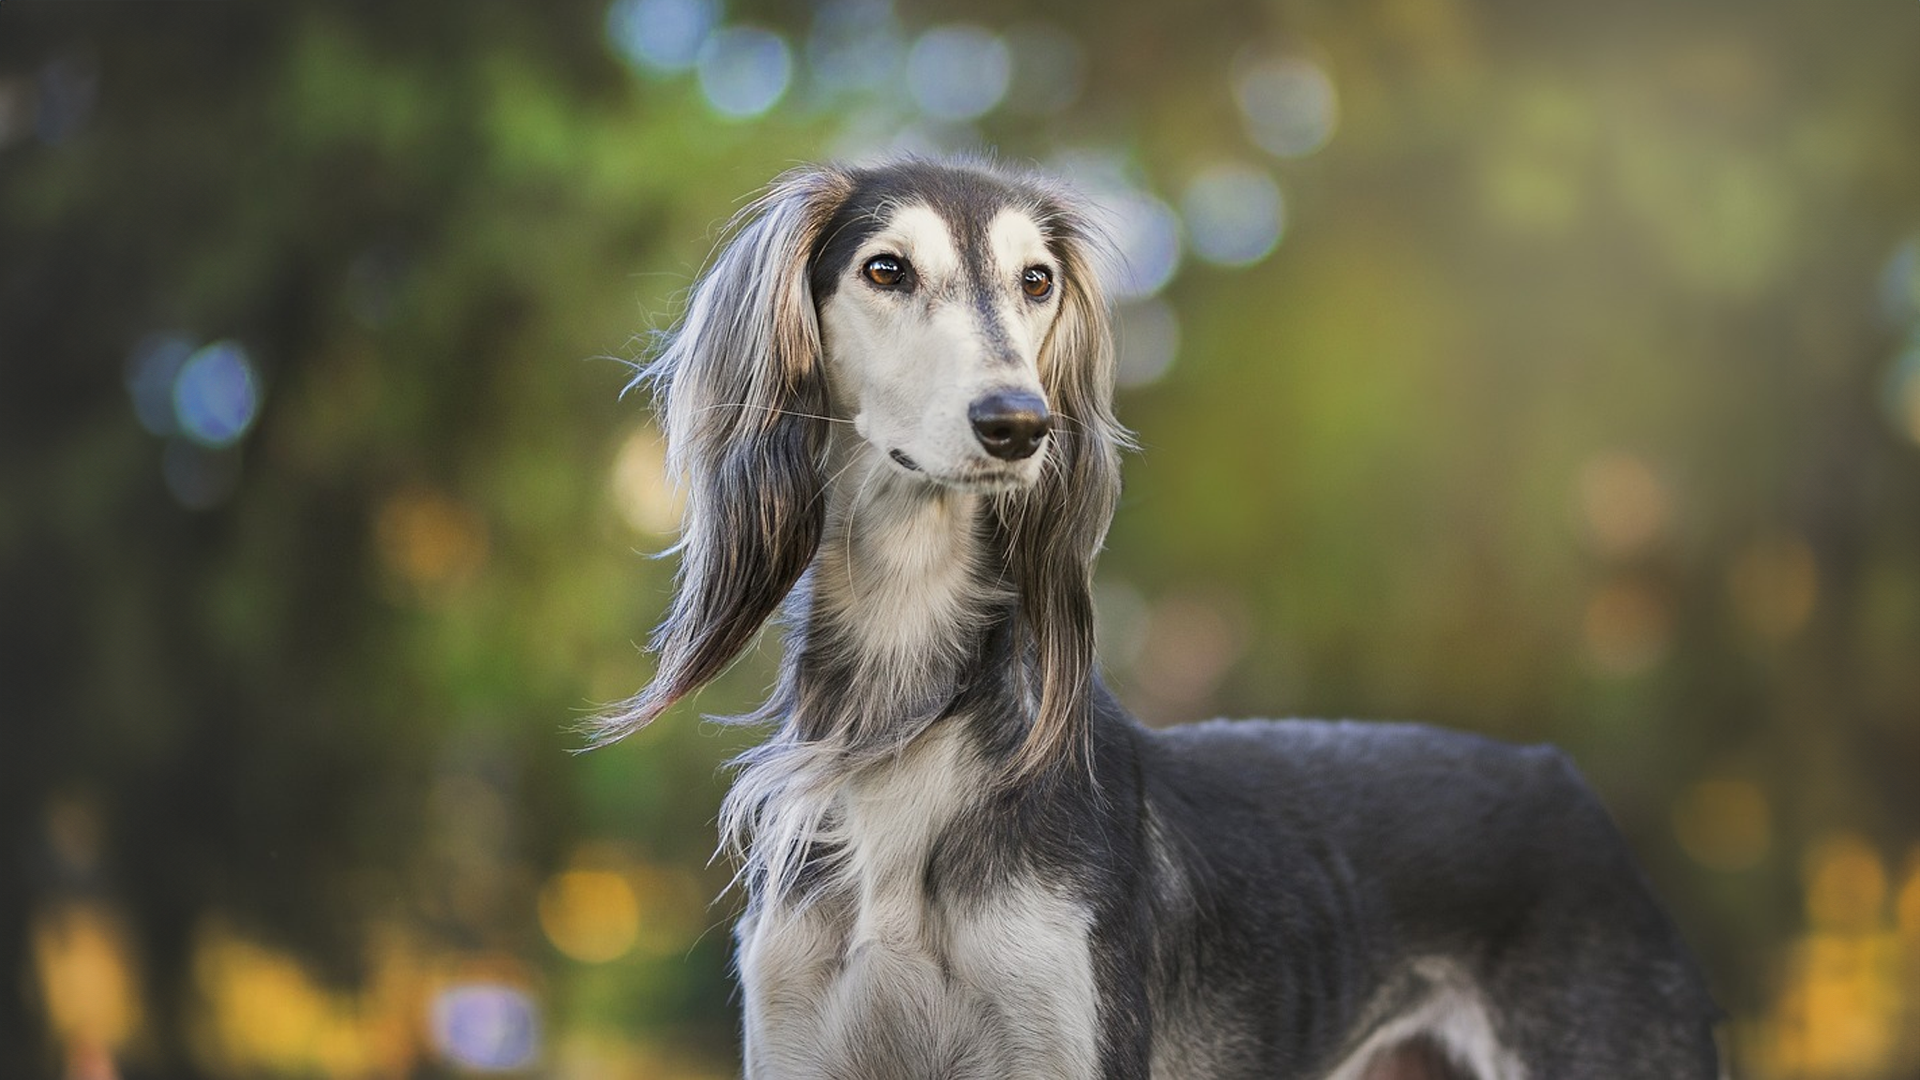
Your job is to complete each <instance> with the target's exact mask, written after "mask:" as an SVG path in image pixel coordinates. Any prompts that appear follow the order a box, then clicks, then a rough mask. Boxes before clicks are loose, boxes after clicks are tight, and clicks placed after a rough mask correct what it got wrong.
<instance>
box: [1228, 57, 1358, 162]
mask: <svg viewBox="0 0 1920 1080" xmlns="http://www.w3.org/2000/svg"><path fill="white" fill-rule="evenodd" d="M1233 95H1234V100H1235V101H1236V102H1237V103H1238V104H1239V106H1240V115H1241V119H1242V120H1243V121H1244V122H1245V124H1246V130H1247V137H1248V138H1250V139H1252V140H1253V143H1254V145H1255V146H1258V147H1260V148H1261V149H1263V150H1265V151H1266V152H1268V153H1270V154H1272V155H1274V156H1275V157H1283V158H1297V157H1306V156H1307V155H1309V154H1312V153H1313V152H1314V151H1316V150H1319V149H1320V148H1321V147H1323V146H1325V145H1326V144H1327V140H1329V139H1331V138H1332V137H1333V132H1334V128H1335V127H1336V126H1337V125H1338V123H1339V113H1338V99H1337V97H1336V95H1335V93H1334V88H1333V79H1332V78H1331V77H1329V76H1328V75H1327V73H1326V71H1325V70H1324V69H1322V68H1321V67H1320V65H1318V64H1316V63H1314V62H1313V61H1311V60H1307V59H1304V58H1302V57H1297V56H1289V57H1280V58H1268V57H1254V56H1243V57H1242V58H1240V59H1239V60H1238V61H1236V62H1235V64H1234V71H1233Z"/></svg>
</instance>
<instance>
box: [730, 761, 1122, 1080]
mask: <svg viewBox="0 0 1920 1080" xmlns="http://www.w3.org/2000/svg"><path fill="white" fill-rule="evenodd" d="M983 780H984V777H982V776H981V775H980V769H979V766H978V765H977V763H976V762H974V761H972V760H971V759H970V758H969V756H968V754H967V751H966V748H965V746H964V745H963V744H962V741H961V740H960V739H959V738H957V737H956V736H954V735H943V734H940V733H938V732H934V733H929V735H928V736H927V737H926V738H924V739H922V740H921V741H920V742H919V743H917V744H916V745H915V746H914V747H913V748H911V749H910V750H909V751H908V752H907V753H906V754H905V755H903V757H902V758H901V759H899V760H898V761H897V762H894V763H890V764H889V765H888V766H887V767H886V768H884V769H883V770H880V771H879V772H878V773H877V774H875V775H868V776H863V777H861V778H860V779H859V780H858V781H856V782H852V783H850V784H849V785H848V788H847V789H846V790H845V791H844V792H843V793H842V794H841V796H840V798H841V801H840V803H839V805H838V811H839V812H838V815H837V823H836V825H835V827H834V829H833V834H834V839H835V841H836V843H837V844H838V845H839V848H840V856H839V860H838V862H837V864H836V867H835V871H836V872H835V874H834V876H833V877H832V879H831V881H830V882H829V883H828V884H826V885H825V886H823V887H821V888H819V889H818V890H816V891H814V892H812V893H810V894H809V895H808V897H807V899H805V900H804V901H801V902H793V901H787V900H782V899H778V898H773V899H768V898H760V900H759V902H757V903H756V905H755V909H754V910H753V911H752V912H750V913H749V915H748V916H747V917H746V918H744V919H743V920H742V922H741V925H740V928H739V945H740V952H739V965H740V975H741V981H742V984H743V988H744V990H745V995H744V996H745V1005H746V1029H747V1030H746V1035H747V1039H746V1065H747V1073H748V1075H749V1076H754V1077H782V1078H788V1077H836V1078H848V1080H854V1078H863V1077H870V1078H874V1080H880V1078H886V1080H905V1078H918V1077H927V1078H935V1077H938V1078H943V1080H944V1078H952V1080H968V1078H980V1080H1003V1078H1004V1077H1007V1076H1029V1075H1043V1076H1049V1077H1088V1076H1093V1075H1095V1074H1096V1072H1097V1065H1098V1038H1097V1034H1096V1023H1097V1019H1096V1006H1095V1000H1096V993H1095V987H1094V981H1093V968H1092V963H1091V957H1090V953H1089V946H1088V930H1089V925H1090V916H1089V914H1088V912H1087V911H1086V910H1085V909H1084V908H1083V907H1082V906H1081V905H1080V904H1079V903H1077V902H1076V901H1075V900H1073V899H1072V898H1071V897H1069V896H1067V895H1065V894H1064V893H1063V892H1062V891H1060V890H1057V889H1052V888H1048V887H1046V886H1045V885H1043V884H1042V883H1041V882H1039V881H1037V880H1034V879H1032V878H1031V877H1015V878H1011V879H1006V880H1001V881H997V882H994V883H991V884H987V883H980V887H978V888H972V887H969V886H968V883H963V882H955V886H956V887H953V888H949V889H943V890H942V891H940V892H939V893H930V892H929V888H928V882H929V880H931V879H933V878H935V877H938V876H939V875H930V874H929V873H928V869H929V860H930V859H931V858H934V857H936V856H935V853H936V851H937V848H938V841H939V840H940V839H941V837H942V835H943V834H944V833H945V831H946V830H947V829H949V828H955V827H964V822H963V821H962V815H963V811H964V810H965V809H966V808H968V807H969V806H970V805H972V803H973V801H974V800H976V799H978V798H979V796H980V794H981V793H982V792H984V791H985V790H986V787H985V785H984V784H983V782H982V781H983ZM956 821H962V824H959V825H956Z"/></svg>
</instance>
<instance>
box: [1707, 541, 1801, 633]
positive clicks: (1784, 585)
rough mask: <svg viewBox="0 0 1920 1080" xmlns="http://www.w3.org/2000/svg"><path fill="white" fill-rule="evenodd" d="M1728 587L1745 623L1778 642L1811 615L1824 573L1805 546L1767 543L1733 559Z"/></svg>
mask: <svg viewBox="0 0 1920 1080" xmlns="http://www.w3.org/2000/svg"><path fill="white" fill-rule="evenodd" d="M1727 587H1728V589H1729V590H1730V591H1731V592H1732V594H1733V605H1734V610H1735V611H1736V612H1738V613H1739V615H1740V620H1741V622H1743V623H1745V624H1746V625H1747V626H1748V627H1749V628H1750V629H1752V630H1753V631H1754V632H1755V633H1757V634H1759V635H1760V636H1761V637H1764V638H1768V639H1772V640H1779V639H1781V638H1785V637H1788V636H1790V635H1792V634H1793V633H1794V632H1795V631H1796V630H1799V629H1800V628H1801V627H1802V626H1804V625H1806V622H1807V619H1808V617H1809V616H1811V615H1812V614H1813V608H1814V604H1815V603H1816V602H1817V601H1818V600H1819V598H1820V571H1819V568H1818V566H1817V565H1816V564H1815V563H1814V558H1813V549H1812V548H1811V547H1809V546H1808V545H1807V542H1806V541H1805V540H1802V539H1800V538H1799V537H1793V536H1783V537H1769V538H1765V539H1761V540H1757V541H1755V542H1753V543H1752V544H1749V545H1748V546H1747V547H1746V549H1745V550H1743V551H1742V552H1741V553H1740V554H1739V555H1738V556H1737V557H1736V558H1735V559H1734V562H1733V567H1732V568H1731V570H1729V571H1728V575H1727Z"/></svg>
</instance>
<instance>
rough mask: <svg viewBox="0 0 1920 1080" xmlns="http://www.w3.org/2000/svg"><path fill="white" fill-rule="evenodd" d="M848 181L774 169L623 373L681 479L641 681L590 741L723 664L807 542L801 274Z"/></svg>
mask: <svg viewBox="0 0 1920 1080" xmlns="http://www.w3.org/2000/svg"><path fill="white" fill-rule="evenodd" d="M850 187H851V185H850V182H849V181H848V180H847V178H846V176H845V175H844V174H842V173H839V172H835V171H832V170H828V169H818V168H812V169H803V170H796V171H794V172H790V173H788V174H786V175H784V176H782V177H781V178H780V179H778V180H776V181H775V182H774V184H773V186H772V187H771V188H770V189H769V190H768V192H767V194H766V195H764V196H763V197H762V198H760V199H759V200H757V201H756V202H755V203H754V204H753V205H751V206H749V207H747V208H746V209H745V210H744V211H742V212H741V214H740V215H739V217H737V218H736V219H735V223H734V225H733V226H732V227H731V230H730V231H731V232H732V234H733V235H732V239H731V240H730V241H728V242H727V243H726V244H725V245H724V247H723V249H722V250H721V252H720V255H719V257H718V258H716V259H715V260H714V263H713V266H712V267H711V268H710V269H709V270H708V271H707V273H706V275H705V276H704V277H702V278H701V279H700V281H699V283H698V284H696V285H695V286H694V288H693V292H692V295H691V297H690V298H689V300H688V302H687V310H686V314H685V315H684V316H683V317H682V318H681V321H680V324H679V326H678V327H676V328H675V329H674V330H673V331H672V333H671V334H670V335H669V337H668V339H667V343H666V345H665V347H664V348H663V349H662V350H661V352H660V354H659V356H658V358H657V359H656V360H655V361H654V362H653V363H652V364H651V365H649V366H648V367H647V369H646V370H645V371H643V372H642V373H641V374H640V376H639V377H638V378H636V379H635V380H634V381H635V383H636V384H642V383H644V384H647V385H649V386H650V387H651V388H652V389H653V391H654V394H655V399H656V402H657V405H658V411H659V414H660V416H661V419H662V426H663V428H664V429H665V432H666V438H667V462H668V465H669V467H670V468H671V469H672V470H673V471H674V472H675V473H677V474H678V477H679V479H680V480H681V482H682V483H683V485H684V487H685V489H686V492H687V502H686V512H685V517H684V519H683V522H682V528H681V534H680V541H679V543H678V544H676V545H675V550H676V551H678V553H679V555H680V572H679V575H678V579H677V582H676V590H675V594H674V598H673V604H672V606H671V607H670V608H669V609H668V612H667V615H666V617H665V618H664V619H663V620H662V621H661V623H660V626H659V627H658V628H657V629H656V630H655V631H654V634H653V639H652V641H651V643H650V648H651V649H652V651H653V652H655V653H656V654H657V655H658V656H659V668H658V670H657V671H656V673H655V675H654V679H653V682H652V683H650V684H649V685H648V686H647V687H646V688H645V689H643V690H641V691H640V692H639V693H638V694H636V695H635V696H634V697H633V698H631V699H630V700H628V701H626V702H625V703H623V704H622V705H621V706H620V707H619V709H618V711H616V712H614V713H612V714H610V715H606V716H602V717H600V718H598V719H597V720H595V721H593V722H592V724H591V731H590V734H591V736H592V738H593V741H594V742H595V743H596V744H598V743H605V742H611V741H612V740H614V739H617V738H620V737H621V736H624V735H627V734H629V733H631V732H633V731H634V730H636V729H638V728H640V727H642V726H644V725H645V724H647V723H648V722H649V721H651V720H652V719H653V718H654V717H656V716H658V715H659V714H660V713H661V712H663V711H665V710H666V709H667V708H668V707H669V706H671V705H672V704H673V703H674V702H676V701H679V700H680V699H681V698H683V697H685V696H687V695H688V694H691V693H693V692H694V691H696V690H698V689H700V688H701V687H702V686H704V685H706V684H707V683H708V682H710V681H711V680H712V679H713V678H714V677H715V676H717V675H719V674H720V672H721V671H723V670H725V668H726V667H727V665H728V664H730V663H732V662H733V660H734V659H735V658H736V657H738V656H739V655H740V653H741V652H742V651H743V650H745V648H746V647H747V646H748V645H749V644H750V643H751V642H752V641H753V638H754V635H755V634H757V633H758V632H759V630H760V627H761V626H762V625H763V624H764V623H765V622H766V621H767V619H768V618H769V617H771V616H772V615H773V613H774V611H775V610H776V609H778V608H779V606H780V603H781V601H782V600H784V599H785V598H786V596H787V594H788V593H789V592H790V591H792V589H793V586H794V583H795V582H796V581H798V580H799V578H800V574H801V572H802V571H804V570H805V569H806V568H807V564H808V563H809V562H811V561H812V559H813V555H814V551H815V549H816V548H817V547H818V546H819V543H820V534H821V529H822V526H823V523H824V520H825V507H824V505H823V500H822V498H821V493H822V487H823V484H824V472H823V464H824V462H823V457H824V453H825V450H826V445H827V435H826V423H827V422H826V420H825V419H824V417H825V416H826V415H827V408H828V403H827V389H826V375H825V372H824V371H823V370H822V367H821V357H820V326H819V320H818V316H817V314H816V312H815V310H814V303H813V291H812V288H811V287H810V285H809V283H808V271H809V263H810V262H811V260H812V258H813V256H814V253H815V251H816V250H817V248H818V246H819V242H820V238H821V234H822V233H823V232H824V230H825V229H826V227H827V224H828V222H829V221H830V220H831V219H832V218H833V215H834V213H835V211H837V210H838V209H839V206H840V204H841V203H842V202H843V201H844V200H845V198H846V195H847V193H848V191H849V190H850Z"/></svg>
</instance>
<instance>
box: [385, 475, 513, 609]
mask: <svg viewBox="0 0 1920 1080" xmlns="http://www.w3.org/2000/svg"><path fill="white" fill-rule="evenodd" d="M374 540H375V542H376V545H377V549H378V551H379V553H380V560H381V562H382V563H383V564H385V566H386V568H387V570H388V571H389V573H391V574H392V575H393V576H394V577H395V578H396V579H398V580H399V581H401V582H403V583H405V584H406V585H407V586H408V587H409V590H410V591H411V592H412V593H413V594H414V595H416V596H419V597H421V598H425V599H443V598H445V597H446V596H447V595H449V594H450V593H452V592H453V591H455V590H457V589H458V588H459V587H460V586H462V585H465V584H466V583H467V582H468V581H470V580H472V578H473V577H474V575H475V574H477V573H479V571H480V568H481V567H482V566H484V565H485V564H486V561H487V554H488V549H489V544H488V538H487V526H486V522H485V521H484V520H483V519H482V518H481V517H480V516H479V515H478V514H476V513H474V511H473V510H472V509H471V508H469V507H467V506H465V505H463V504H461V503H459V502H457V501H455V500H454V499H452V498H450V497H448V496H446V495H442V494H440V493H438V492H434V491H430V490H427V489H425V488H417V487H409V488H404V489H402V490H399V491H396V492H394V493H393V494H391V495H389V496H387V498H386V499H385V500H384V501H382V503H381V504H380V508H379V511H378V513H377V514H376V515H375V517H374Z"/></svg>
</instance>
